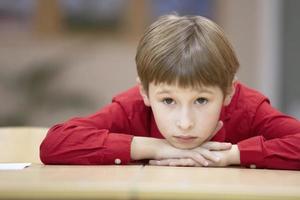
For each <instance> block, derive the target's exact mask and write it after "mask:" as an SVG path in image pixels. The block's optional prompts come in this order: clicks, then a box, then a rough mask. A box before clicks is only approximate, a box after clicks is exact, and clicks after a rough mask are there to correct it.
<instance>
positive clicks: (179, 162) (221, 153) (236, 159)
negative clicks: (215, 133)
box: [149, 145, 240, 167]
mask: <svg viewBox="0 0 300 200" xmlns="http://www.w3.org/2000/svg"><path fill="white" fill-rule="evenodd" d="M211 153H214V154H215V155H216V156H217V158H219V160H217V161H212V160H209V161H208V165H206V166H210V167H224V166H228V165H239V164H240V153H239V149H238V147H237V145H232V148H231V149H229V150H217V151H211ZM149 164H150V165H159V166H193V167H199V166H205V165H201V164H200V163H198V162H196V161H195V160H193V159H190V158H178V159H163V160H150V161H149Z"/></svg>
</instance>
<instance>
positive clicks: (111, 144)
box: [102, 133, 133, 165]
mask: <svg viewBox="0 0 300 200" xmlns="http://www.w3.org/2000/svg"><path fill="white" fill-rule="evenodd" d="M132 139H133V135H127V134H120V133H110V134H109V135H108V137H107V139H106V142H105V143H106V144H105V147H104V148H105V149H104V150H103V158H102V159H103V160H102V163H103V164H105V165H113V164H116V165H120V164H121V165H126V164H128V163H129V162H130V161H131V152H130V151H131V142H132Z"/></svg>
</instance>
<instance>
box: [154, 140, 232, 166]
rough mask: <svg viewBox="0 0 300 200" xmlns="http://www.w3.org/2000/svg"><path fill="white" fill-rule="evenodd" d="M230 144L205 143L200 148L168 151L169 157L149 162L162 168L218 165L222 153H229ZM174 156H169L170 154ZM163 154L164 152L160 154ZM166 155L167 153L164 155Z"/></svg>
mask: <svg viewBox="0 0 300 200" xmlns="http://www.w3.org/2000/svg"><path fill="white" fill-rule="evenodd" d="M230 148H231V143H225V142H205V143H204V144H202V145H201V146H200V147H197V148H194V149H189V150H181V149H176V148H175V149H174V150H170V149H168V150H167V151H168V156H169V157H158V158H156V159H155V160H150V161H149V164H151V165H162V166H167V165H169V166H210V165H213V164H212V163H219V162H220V160H221V158H220V157H221V156H222V155H221V154H217V153H218V152H222V151H229V149H230ZM171 152H172V153H173V154H174V155H170V153H171ZM161 153H164V152H161ZM164 154H165V155H167V153H164Z"/></svg>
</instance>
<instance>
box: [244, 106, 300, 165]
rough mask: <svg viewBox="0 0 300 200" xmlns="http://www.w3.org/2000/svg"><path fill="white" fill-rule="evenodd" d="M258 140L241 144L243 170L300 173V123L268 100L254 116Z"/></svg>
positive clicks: (255, 133) (254, 126)
mask: <svg viewBox="0 0 300 200" xmlns="http://www.w3.org/2000/svg"><path fill="white" fill-rule="evenodd" d="M251 127H252V133H253V134H254V137H250V138H249V139H246V140H243V141H240V142H239V143H238V148H239V150H240V159H241V164H242V165H243V166H250V165H252V166H256V167H257V168H272V169H300V145H299V144H300V122H299V120H297V119H295V118H292V117H289V116H286V115H284V114H282V113H280V112H279V111H277V110H276V109H274V108H273V107H271V105H270V104H269V103H268V101H267V100H264V101H263V102H262V103H261V104H260V105H259V107H258V108H257V110H256V112H255V113H254V115H253V120H252V123H251Z"/></svg>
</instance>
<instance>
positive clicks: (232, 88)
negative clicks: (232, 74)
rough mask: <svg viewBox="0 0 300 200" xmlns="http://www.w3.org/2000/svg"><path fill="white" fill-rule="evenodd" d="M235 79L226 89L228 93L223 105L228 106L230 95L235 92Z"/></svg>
mask: <svg viewBox="0 0 300 200" xmlns="http://www.w3.org/2000/svg"><path fill="white" fill-rule="evenodd" d="M235 82H236V81H235V80H234V81H233V82H232V84H231V87H230V89H229V90H228V93H227V94H226V97H225V100H224V103H223V105H224V106H228V105H229V104H230V102H231V100H232V97H233V96H234V93H235Z"/></svg>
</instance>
